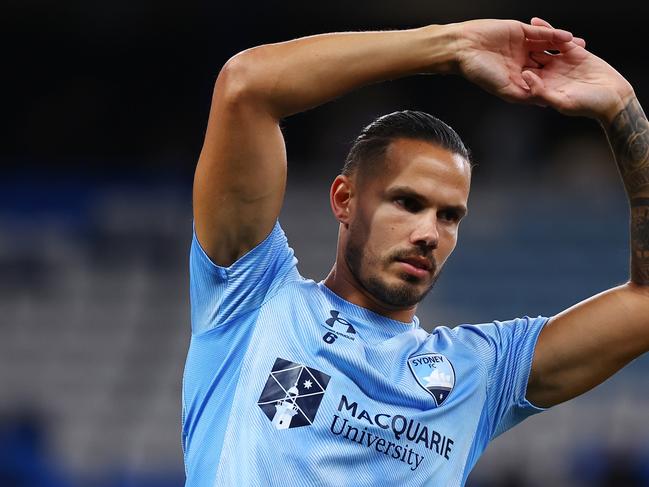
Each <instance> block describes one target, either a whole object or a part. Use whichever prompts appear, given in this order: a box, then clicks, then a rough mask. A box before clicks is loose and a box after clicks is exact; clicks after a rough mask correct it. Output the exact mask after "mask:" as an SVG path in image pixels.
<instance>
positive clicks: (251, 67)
mask: <svg viewBox="0 0 649 487" xmlns="http://www.w3.org/2000/svg"><path fill="white" fill-rule="evenodd" d="M261 49H262V48H260V47H256V48H253V49H248V50H246V51H242V52H240V53H238V54H236V55H235V56H233V57H231V58H230V59H229V60H228V61H227V62H226V63H225V65H224V66H223V67H222V68H221V71H220V72H219V76H218V77H217V79H216V84H215V86H214V97H215V98H218V99H220V100H222V101H224V102H225V103H227V104H228V105H238V104H241V103H246V102H249V101H250V100H257V101H258V100H259V99H260V97H261V95H263V92H264V88H263V86H261V82H262V81H263V73H262V72H261V71H262V70H263V68H262V67H261V63H260V57H261V55H262V53H261V52H260V50H261Z"/></svg>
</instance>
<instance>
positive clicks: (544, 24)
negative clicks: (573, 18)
mask: <svg viewBox="0 0 649 487" xmlns="http://www.w3.org/2000/svg"><path fill="white" fill-rule="evenodd" d="M530 24H532V25H537V26H541V27H549V28H550V29H553V28H554V27H552V26H551V25H550V22H548V21H546V20H543V19H541V18H539V17H532V21H531V22H530Z"/></svg>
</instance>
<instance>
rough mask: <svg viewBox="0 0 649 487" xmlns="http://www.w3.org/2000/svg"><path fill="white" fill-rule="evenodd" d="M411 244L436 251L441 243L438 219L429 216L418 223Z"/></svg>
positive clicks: (411, 237) (412, 234) (411, 236)
mask: <svg viewBox="0 0 649 487" xmlns="http://www.w3.org/2000/svg"><path fill="white" fill-rule="evenodd" d="M410 243H412V244H413V245H416V246H418V247H424V248H431V249H436V248H437V244H438V243H439V231H438V229H437V217H436V216H432V217H431V216H428V217H427V218H422V219H421V220H420V221H418V222H417V226H416V228H415V229H414V230H413V231H412V233H411V234H410Z"/></svg>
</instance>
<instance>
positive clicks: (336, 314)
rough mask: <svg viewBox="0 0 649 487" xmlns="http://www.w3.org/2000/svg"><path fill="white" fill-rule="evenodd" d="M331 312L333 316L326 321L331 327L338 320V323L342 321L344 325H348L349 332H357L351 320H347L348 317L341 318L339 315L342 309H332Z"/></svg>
mask: <svg viewBox="0 0 649 487" xmlns="http://www.w3.org/2000/svg"><path fill="white" fill-rule="evenodd" d="M329 313H331V318H328V319H327V320H326V321H325V323H326V324H328V325H329V326H330V327H332V328H333V327H334V323H336V322H338V323H340V324H341V325H344V326H346V327H347V333H353V334H355V333H356V330H355V329H354V327H353V326H352V324H351V323H350V322H349V321H347V320H346V319H344V318H341V317H340V316H339V315H340V311H336V310H334V309H332V310H331V311H329Z"/></svg>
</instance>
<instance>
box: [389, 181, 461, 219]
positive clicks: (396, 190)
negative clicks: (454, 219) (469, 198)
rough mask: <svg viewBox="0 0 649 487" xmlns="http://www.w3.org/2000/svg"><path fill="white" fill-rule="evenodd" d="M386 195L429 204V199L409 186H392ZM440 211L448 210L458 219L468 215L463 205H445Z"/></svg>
mask: <svg viewBox="0 0 649 487" xmlns="http://www.w3.org/2000/svg"><path fill="white" fill-rule="evenodd" d="M387 194H388V196H390V197H394V196H405V197H407V198H413V199H415V200H417V201H419V202H421V203H425V204H429V203H430V201H429V199H428V198H426V196H424V195H423V194H421V193H418V192H417V191H415V190H414V189H412V188H411V187H409V186H394V187H392V188H390V189H389V190H388V191H387ZM440 209H441V210H445V211H448V210H451V211H455V212H457V214H458V215H459V216H460V218H463V217H465V216H466V215H467V214H468V213H469V210H468V208H467V207H466V206H464V205H446V206H443V207H442V208H440Z"/></svg>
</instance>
